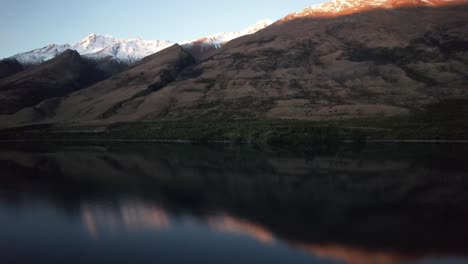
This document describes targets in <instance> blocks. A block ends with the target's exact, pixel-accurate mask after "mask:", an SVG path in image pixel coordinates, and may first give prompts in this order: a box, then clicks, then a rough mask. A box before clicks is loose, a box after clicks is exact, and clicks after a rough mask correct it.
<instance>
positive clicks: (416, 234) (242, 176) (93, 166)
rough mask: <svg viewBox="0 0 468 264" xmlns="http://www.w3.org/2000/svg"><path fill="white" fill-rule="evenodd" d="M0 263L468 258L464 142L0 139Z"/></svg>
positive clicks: (359, 263) (429, 262)
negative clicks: (279, 144) (210, 142)
mask: <svg viewBox="0 0 468 264" xmlns="http://www.w3.org/2000/svg"><path fill="white" fill-rule="evenodd" d="M0 169H1V177H0V263H8V264H10V263H72V264H73V263H174V264H177V263H206V264H215V263H233V264H239V263H247V264H249V263H269V264H274V263H287V264H295V263H313V264H322V263H323V264H325V263H326V264H335V263H342V264H380V263H382V264H394V263H396V264H399V263H402V264H403V263H421V264H436V263H437V264H442V263H443V264H459V263H468V225H467V223H468V145H466V144H393V143H388V144H377V143H375V144H368V145H353V144H342V145H327V146H315V147H307V148H306V147H302V148H295V149H292V148H287V147H259V146H253V145H223V144H213V145H206V144H204V145H202V144H162V143H135V142H133V143H118V144H117V143H86V144H81V145H77V144H64V143H61V144H59V143H48V144H46V143H42V144H36V143H34V144H33V143H0Z"/></svg>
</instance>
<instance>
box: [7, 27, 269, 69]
mask: <svg viewBox="0 0 468 264" xmlns="http://www.w3.org/2000/svg"><path fill="white" fill-rule="evenodd" d="M271 23H272V21H271V20H268V19H265V20H261V21H259V22H257V23H255V24H254V25H252V26H250V27H248V28H246V29H244V30H241V31H238V32H222V33H218V34H214V35H209V36H206V37H203V38H199V39H196V40H192V41H185V42H182V43H181V46H183V47H185V48H187V49H188V50H192V49H195V47H194V46H197V45H199V44H200V45H202V46H203V49H204V50H208V49H211V48H214V49H218V48H220V47H222V46H223V45H224V44H225V43H226V42H229V41H231V40H233V39H235V38H238V37H240V36H243V35H246V34H252V33H255V32H257V31H258V30H261V29H263V28H265V27H267V26H269V25H270V24H271ZM175 44H177V43H176V42H172V41H164V40H144V39H141V38H129V39H118V38H115V37H113V36H111V35H97V34H95V33H93V34H90V35H88V36H86V37H85V38H83V39H82V40H80V41H79V42H77V43H75V44H72V45H70V44H63V45H58V44H49V45H48V46H45V47H43V48H38V49H34V50H31V51H28V52H24V53H19V54H16V55H13V56H11V57H9V59H16V60H17V61H19V62H20V63H21V64H23V65H26V66H30V65H37V64H40V63H43V62H45V61H48V60H50V59H53V58H55V57H57V56H58V55H60V54H61V53H63V52H65V51H66V50H69V49H70V50H76V51H77V52H78V53H79V54H80V55H82V56H83V57H84V58H86V59H90V60H105V59H107V60H108V59H112V60H115V61H117V62H119V63H125V64H132V63H135V62H137V61H139V60H141V59H143V58H144V57H147V56H149V55H151V54H154V53H157V52H159V51H161V50H163V49H166V48H169V47H170V46H172V45H175ZM198 53H203V52H202V51H199V52H198ZM198 53H197V54H198Z"/></svg>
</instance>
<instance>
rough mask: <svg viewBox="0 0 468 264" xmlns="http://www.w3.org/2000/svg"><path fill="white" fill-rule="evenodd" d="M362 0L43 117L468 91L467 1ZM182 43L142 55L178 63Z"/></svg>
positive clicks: (179, 112)
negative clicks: (396, 2)
mask: <svg viewBox="0 0 468 264" xmlns="http://www.w3.org/2000/svg"><path fill="white" fill-rule="evenodd" d="M339 3H343V1H341V0H337V1H335V2H332V4H335V5H338V4H339ZM361 3H364V2H361ZM365 3H367V4H366V5H364V6H361V7H360V8H363V9H362V10H363V11H357V12H356V10H355V8H354V7H350V8H349V9H340V11H339V13H338V14H335V13H334V11H333V12H332V13H330V14H334V15H331V16H323V15H321V14H322V13H321V14H317V15H314V14H313V13H312V14H311V13H310V12H309V13H303V14H302V15H297V14H293V15H289V16H287V17H285V18H284V19H282V20H280V21H278V22H276V23H274V24H273V25H271V26H269V27H267V28H265V29H264V30H261V31H259V32H257V33H255V34H251V35H247V36H244V37H241V38H238V39H235V40H232V41H230V42H228V43H227V44H226V45H224V46H223V47H222V48H220V49H217V50H216V51H215V52H213V53H212V56H210V57H208V58H206V59H205V60H203V61H202V62H200V63H198V64H197V65H194V63H193V62H190V63H188V62H187V63H185V62H184V63H182V64H183V66H181V67H175V68H176V69H177V70H174V72H176V74H169V75H168V74H167V71H162V70H161V68H160V67H159V66H158V67H157V70H151V71H149V72H148V71H146V69H150V68H146V67H144V66H142V67H143V68H144V69H143V68H142V69H143V70H141V71H140V69H138V70H135V69H136V68H132V69H130V70H128V71H126V72H124V73H122V74H120V75H118V79H113V78H112V79H110V80H108V81H105V82H101V83H99V84H97V85H94V86H92V87H90V88H88V89H85V90H83V91H79V92H77V93H73V94H71V95H70V96H68V97H66V98H65V99H63V100H62V101H61V103H60V104H58V105H57V108H56V109H55V110H54V111H55V113H56V114H55V115H53V116H51V117H50V118H48V119H46V120H45V121H47V122H57V123H63V122H69V121H78V122H102V123H112V122H117V121H151V120H181V119H184V120H192V119H198V120H207V119H211V120H221V119H227V120H234V119H278V118H279V119H302V120H315V121H316V120H342V119H354V118H380V117H388V116H399V115H406V114H409V113H414V112H415V111H419V110H421V109H423V108H424V107H425V106H426V105H429V104H431V103H436V102H439V101H441V100H445V99H450V98H468V90H467V88H466V87H468V74H467V73H468V34H467V32H468V17H467V16H466V14H467V13H468V5H467V1H450V2H448V1H440V3H439V2H437V3H436V2H431V3H427V1H426V2H424V3H423V2H418V1H413V0H405V1H401V0H400V1H398V4H395V1H393V0H389V1H386V2H385V3H384V4H382V6H394V7H392V8H390V7H388V8H380V5H379V6H377V8H375V6H374V4H373V3H374V2H368V1H366V2H365ZM365 3H364V4H365ZM379 3H380V1H379ZM337 10H338V9H337ZM359 10H361V9H359ZM181 49H182V48H181V47H180V46H176V47H171V48H170V49H168V50H169V51H168V50H165V51H163V52H162V53H163V54H165V55H159V54H156V55H154V56H150V57H148V58H146V59H145V63H151V64H154V65H159V64H160V63H161V62H160V61H159V60H160V58H159V57H158V56H163V57H166V56H169V54H168V53H173V55H171V56H169V57H170V58H173V59H172V60H170V61H171V63H169V64H168V65H171V64H172V63H178V62H179V61H180V60H181V59H180V58H181V57H187V56H188V55H187V54H185V53H184V52H182V50H181ZM177 54H178V55H177ZM182 54H185V55H183V56H182ZM190 58H191V57H190ZM192 59H193V58H192ZM187 60H188V59H187ZM182 61H185V59H182ZM168 65H166V67H168ZM163 68H164V69H165V67H163ZM138 72H140V74H142V76H146V75H147V74H151V76H152V77H151V78H150V79H146V78H141V77H138ZM171 72H172V70H171ZM161 80H164V81H162V82H161ZM155 83H158V85H156V86H152V85H153V84H155ZM160 83H163V85H162V86H163V87H164V88H163V89H160V88H159V87H161V85H159V84H160ZM151 87H155V88H156V89H152V88H151ZM148 88H151V89H148ZM143 91H144V92H143ZM136 94H138V96H137V97H134V96H135V95H136Z"/></svg>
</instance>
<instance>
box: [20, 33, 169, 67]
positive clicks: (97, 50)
mask: <svg viewBox="0 0 468 264" xmlns="http://www.w3.org/2000/svg"><path fill="white" fill-rule="evenodd" d="M172 45H174V43H173V42H170V41H160V40H142V39H140V38H133V39H117V38H114V37H112V36H111V35H96V34H90V35H88V36H86V37H85V38H84V39H82V40H81V41H79V42H78V43H76V44H73V45H69V44H64V45H56V44H50V45H48V46H46V47H44V48H40V49H35V50H32V51H29V52H25V53H21V54H17V55H14V56H13V57H12V58H15V59H17V60H18V61H19V62H20V63H21V64H23V65H27V64H40V63H42V62H44V61H47V60H50V59H52V58H55V57H56V56H58V55H60V54H61V53H63V52H64V51H66V50H67V49H72V50H76V51H77V52H78V53H79V54H80V55H82V56H84V57H86V58H88V59H104V58H111V59H115V60H117V61H119V62H125V63H133V62H135V61H137V60H140V59H142V58H144V57H146V56H149V55H151V54H153V53H156V52H158V51H161V50H163V49H165V48H168V47H170V46H172Z"/></svg>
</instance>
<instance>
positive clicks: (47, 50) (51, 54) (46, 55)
mask: <svg viewBox="0 0 468 264" xmlns="http://www.w3.org/2000/svg"><path fill="white" fill-rule="evenodd" d="M67 49H71V46H70V45H68V44H65V45H56V44H50V45H48V46H46V47H43V48H40V49H35V50H31V51H29V52H25V53H20V54H17V55H14V56H12V57H11V58H12V59H16V60H18V61H19V63H21V64H23V65H35V64H40V63H42V62H44V61H48V60H50V59H53V58H55V57H57V56H58V55H60V54H62V53H63V52H64V51H66V50H67Z"/></svg>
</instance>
